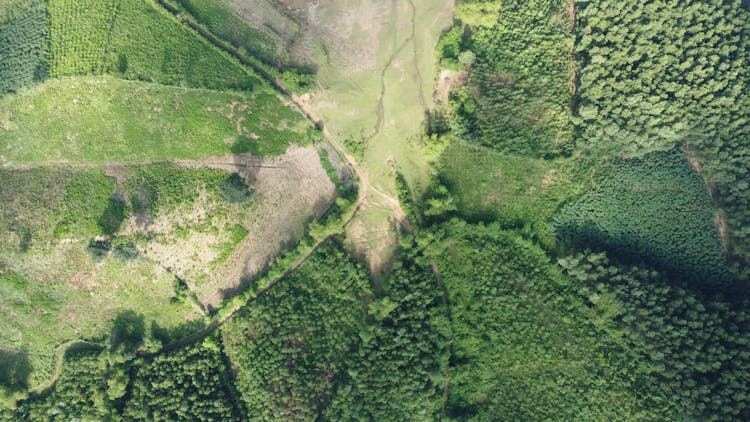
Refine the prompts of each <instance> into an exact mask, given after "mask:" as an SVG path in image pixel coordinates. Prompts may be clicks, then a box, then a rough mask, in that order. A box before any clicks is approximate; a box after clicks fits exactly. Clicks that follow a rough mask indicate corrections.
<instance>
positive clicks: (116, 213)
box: [97, 196, 126, 235]
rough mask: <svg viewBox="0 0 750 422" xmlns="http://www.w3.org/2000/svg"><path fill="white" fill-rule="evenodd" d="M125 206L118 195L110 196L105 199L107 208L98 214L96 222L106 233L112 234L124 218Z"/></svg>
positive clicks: (118, 228)
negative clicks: (107, 199)
mask: <svg viewBox="0 0 750 422" xmlns="http://www.w3.org/2000/svg"><path fill="white" fill-rule="evenodd" d="M125 215H126V206H125V201H123V200H122V198H120V197H118V196H112V197H111V198H109V201H107V208H105V209H104V212H103V213H102V215H101V216H99V220H98V221H97V224H98V225H99V228H100V229H101V230H102V233H104V234H106V235H110V234H114V233H116V232H117V231H118V230H120V226H121V225H122V222H123V220H125Z"/></svg>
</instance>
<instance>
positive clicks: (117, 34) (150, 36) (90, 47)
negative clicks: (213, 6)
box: [49, 0, 261, 90]
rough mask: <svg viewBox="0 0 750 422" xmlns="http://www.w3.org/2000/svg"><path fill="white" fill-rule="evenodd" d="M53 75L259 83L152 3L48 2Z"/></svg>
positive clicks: (211, 84)
mask: <svg viewBox="0 0 750 422" xmlns="http://www.w3.org/2000/svg"><path fill="white" fill-rule="evenodd" d="M49 11H50V27H51V30H50V39H51V42H50V44H51V52H50V55H51V64H52V66H51V73H52V75H55V76H60V75H73V74H81V73H83V74H87V73H104V72H106V73H116V74H118V75H121V76H123V77H125V78H126V79H137V80H143V81H151V82H158V83H163V84H167V85H178V86H188V87H201V88H214V89H226V88H229V89H239V90H251V89H252V87H254V86H255V85H258V84H261V82H260V79H258V77H257V76H255V75H254V74H253V73H252V72H251V71H250V70H248V69H247V68H245V67H243V66H242V65H240V64H239V63H238V62H237V61H236V60H234V59H232V58H231V57H229V56H228V55H227V54H225V53H223V52H221V51H219V50H218V49H217V48H215V47H214V46H212V45H211V44H210V43H209V42H208V41H207V40H205V39H203V38H201V37H200V36H198V35H197V34H196V33H194V32H193V31H192V30H191V29H189V28H188V27H186V26H185V25H183V24H181V23H180V22H178V21H177V20H176V18H174V17H173V16H172V15H170V14H169V12H167V11H165V10H163V9H162V8H161V7H160V6H158V5H157V3H156V2H155V1H153V0H145V1H141V0H108V1H103V2H100V1H94V0H86V1H82V2H71V1H65V0H51V1H50V6H49Z"/></svg>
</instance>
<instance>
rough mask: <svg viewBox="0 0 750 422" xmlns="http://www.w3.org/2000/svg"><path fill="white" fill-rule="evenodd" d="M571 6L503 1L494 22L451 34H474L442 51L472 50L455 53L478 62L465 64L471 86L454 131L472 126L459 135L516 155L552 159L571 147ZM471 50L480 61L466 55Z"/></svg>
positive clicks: (559, 1) (456, 102)
mask: <svg viewBox="0 0 750 422" xmlns="http://www.w3.org/2000/svg"><path fill="white" fill-rule="evenodd" d="M472 4H473V3H472ZM565 5H566V1H564V0H554V1H541V0H535V1H527V0H512V1H503V2H502V4H501V7H500V12H499V15H498V16H497V17H496V19H492V20H490V22H493V24H492V25H485V24H486V23H489V22H483V23H480V24H479V25H477V26H476V27H472V28H470V30H468V29H464V30H461V32H459V31H458V30H453V31H451V32H449V33H448V34H447V37H449V38H450V37H453V38H455V37H458V34H461V36H463V37H466V36H467V34H468V35H469V37H470V39H468V40H467V39H463V40H460V41H459V38H457V39H456V40H455V42H453V41H452V42H445V43H443V56H444V57H449V56H456V54H455V50H457V49H466V51H465V52H464V53H466V54H463V53H459V55H458V56H456V57H457V58H458V59H459V60H460V61H463V62H471V61H473V64H471V63H465V64H466V65H467V66H469V68H470V73H469V75H470V80H469V83H468V85H467V86H465V87H464V88H463V91H462V92H461V93H459V94H458V95H457V96H455V97H454V99H453V100H452V104H453V109H454V110H455V111H456V113H457V114H458V116H457V120H456V121H454V122H453V126H454V131H456V130H457V131H458V132H466V131H468V132H469V133H468V134H466V133H458V134H459V135H469V136H471V137H476V138H477V139H478V141H479V142H481V143H482V144H484V145H486V146H490V147H492V148H495V149H498V150H501V151H504V152H509V153H515V154H523V155H530V156H536V157H548V156H552V155H557V154H559V153H563V152H569V151H570V149H571V148H572V125H571V123H570V115H569V114H570V113H569V108H570V101H571V91H570V89H569V80H570V79H571V77H570V74H571V71H570V69H571V64H570V54H569V53H568V49H569V46H570V44H571V42H572V38H573V36H572V23H571V21H570V18H569V16H568V15H567V14H566V11H565ZM467 7H471V6H469V5H467ZM485 20H486V19H485ZM451 39H452V38H451ZM454 44H455V45H456V47H454ZM468 52H472V53H473V55H474V59H473V60H467V59H464V57H469V56H471V54H468Z"/></svg>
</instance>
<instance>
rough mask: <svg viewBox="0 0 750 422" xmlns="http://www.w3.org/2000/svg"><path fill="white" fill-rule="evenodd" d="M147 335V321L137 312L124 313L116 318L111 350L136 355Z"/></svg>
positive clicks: (110, 342) (110, 341)
mask: <svg viewBox="0 0 750 422" xmlns="http://www.w3.org/2000/svg"><path fill="white" fill-rule="evenodd" d="M145 335H146V321H145V320H144V318H143V315H142V314H139V313H137V312H135V311H130V310H129V311H122V312H120V313H118V314H117V317H115V321H114V325H113V327H112V335H111V337H110V339H109V345H110V349H111V350H112V351H115V352H121V353H123V354H131V353H135V351H136V350H138V348H139V347H140V346H141V345H142V344H143V341H144V338H145Z"/></svg>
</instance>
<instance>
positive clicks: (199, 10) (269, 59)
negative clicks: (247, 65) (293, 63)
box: [177, 0, 296, 65]
mask: <svg viewBox="0 0 750 422" xmlns="http://www.w3.org/2000/svg"><path fill="white" fill-rule="evenodd" d="M177 3H178V4H180V5H181V6H182V7H184V8H185V10H186V11H188V12H189V13H190V14H191V15H193V17H195V18H196V19H197V20H198V22H200V23H202V24H204V25H205V26H206V27H207V28H208V29H209V30H210V31H211V32H212V33H214V34H216V35H217V36H218V37H220V38H222V39H225V40H227V41H229V42H230V43H231V44H232V45H234V46H236V47H240V48H242V49H244V50H246V51H247V52H248V53H250V54H252V55H253V56H255V57H257V58H258V59H259V60H261V61H263V62H264V63H267V64H270V65H275V64H277V63H278V62H281V61H286V52H285V51H284V49H283V47H286V45H279V44H277V43H279V42H280V41H287V40H283V39H277V38H279V35H277V32H279V31H280V30H281V32H282V33H283V31H284V30H290V29H291V30H294V29H296V28H295V25H293V24H292V22H291V21H287V20H286V19H283V18H281V19H278V18H277V19H273V20H272V22H269V23H270V25H267V26H264V25H257V22H253V21H251V20H250V19H253V20H264V19H269V21H270V20H271V19H270V17H271V16H274V17H276V15H279V12H278V11H276V10H275V7H274V6H273V5H272V3H271V2H267V1H258V2H254V4H252V5H242V4H237V3H238V2H237V3H236V2H227V1H222V0H177ZM228 3H229V4H228ZM233 7H236V8H237V9H240V8H245V7H252V8H253V9H254V10H253V13H252V15H251V16H248V17H247V18H243V17H242V15H241V13H242V12H243V10H241V9H240V10H236V9H233ZM264 12H266V13H264ZM274 12H275V13H274ZM279 17H280V16H279ZM279 21H281V22H282V24H281V25H278V23H279ZM256 25H257V26H256ZM281 28H283V29H281ZM290 32H291V31H290ZM291 36H292V34H290V36H289V37H290V39H291Z"/></svg>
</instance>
